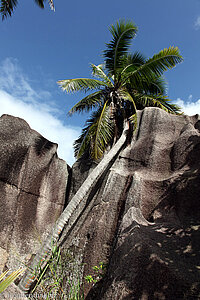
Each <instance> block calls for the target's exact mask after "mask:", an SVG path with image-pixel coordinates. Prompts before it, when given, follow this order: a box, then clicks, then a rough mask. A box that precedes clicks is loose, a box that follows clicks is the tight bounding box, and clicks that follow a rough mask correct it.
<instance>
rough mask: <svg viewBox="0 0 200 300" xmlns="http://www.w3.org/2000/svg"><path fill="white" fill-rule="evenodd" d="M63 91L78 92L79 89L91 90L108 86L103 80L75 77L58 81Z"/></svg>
mask: <svg viewBox="0 0 200 300" xmlns="http://www.w3.org/2000/svg"><path fill="white" fill-rule="evenodd" d="M57 83H58V84H59V85H60V86H61V88H62V90H63V91H66V92H67V93H70V92H72V93H73V92H77V91H85V92H87V91H89V90H95V89H100V88H102V87H105V86H107V84H106V83H105V82H103V81H100V80H96V79H89V78H75V79H64V80H59V81H58V82H57Z"/></svg>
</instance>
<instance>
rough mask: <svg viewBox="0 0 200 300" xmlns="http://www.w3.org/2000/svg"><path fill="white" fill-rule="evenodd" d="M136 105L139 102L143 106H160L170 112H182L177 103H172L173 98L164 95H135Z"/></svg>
mask: <svg viewBox="0 0 200 300" xmlns="http://www.w3.org/2000/svg"><path fill="white" fill-rule="evenodd" d="M135 102H136V106H137V103H139V104H140V105H141V104H142V105H143V107H147V106H149V107H159V108H161V109H163V110H165V111H166V112H168V113H172V114H181V110H180V107H179V106H178V105H176V104H172V103H170V102H171V100H170V99H168V98H167V97H165V96H163V95H141V94H138V95H137V94H136V95H135Z"/></svg>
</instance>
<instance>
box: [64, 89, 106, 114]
mask: <svg viewBox="0 0 200 300" xmlns="http://www.w3.org/2000/svg"><path fill="white" fill-rule="evenodd" d="M103 98H104V93H103V91H97V92H94V93H92V94H90V95H88V96H86V97H85V98H83V99H81V100H80V101H79V102H78V103H76V104H75V105H74V106H73V107H72V108H71V110H70V111H69V113H68V114H69V115H72V114H73V113H75V112H79V113H80V112H83V111H85V112H88V111H90V110H91V109H93V108H94V107H97V106H100V105H102V101H103Z"/></svg>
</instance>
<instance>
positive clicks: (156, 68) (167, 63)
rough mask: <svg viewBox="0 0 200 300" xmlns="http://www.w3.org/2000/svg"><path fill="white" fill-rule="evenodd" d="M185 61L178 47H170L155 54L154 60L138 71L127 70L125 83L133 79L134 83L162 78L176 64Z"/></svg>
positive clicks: (151, 59) (124, 78)
mask: <svg viewBox="0 0 200 300" xmlns="http://www.w3.org/2000/svg"><path fill="white" fill-rule="evenodd" d="M182 61H183V58H182V56H181V55H180V53H179V49H178V48H177V47H169V48H168V49H164V50H162V51H160V52H159V53H158V54H155V55H154V56H153V57H152V58H150V59H149V60H147V61H146V63H145V64H143V65H142V66H140V67H139V68H137V69H136V70H130V68H129V70H127V71H126V72H125V73H126V75H125V76H124V77H123V81H124V83H125V82H126V81H127V80H128V79H129V78H131V80H132V81H134V80H135V81H139V80H140V79H141V78H145V79H146V80H147V81H151V80H152V79H154V78H155V76H161V75H162V74H163V72H164V71H167V70H169V69H172V68H173V67H175V66H176V64H178V63H180V62H182Z"/></svg>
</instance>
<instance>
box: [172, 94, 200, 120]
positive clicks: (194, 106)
mask: <svg viewBox="0 0 200 300" xmlns="http://www.w3.org/2000/svg"><path fill="white" fill-rule="evenodd" d="M175 103H176V104H177V105H178V106H180V107H181V110H182V111H183V112H184V114H186V115H188V116H193V115H196V114H199V115H200V99H198V100H196V101H192V95H190V96H189V98H188V100H187V101H183V100H182V99H180V98H178V99H177V100H176V102H175Z"/></svg>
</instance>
